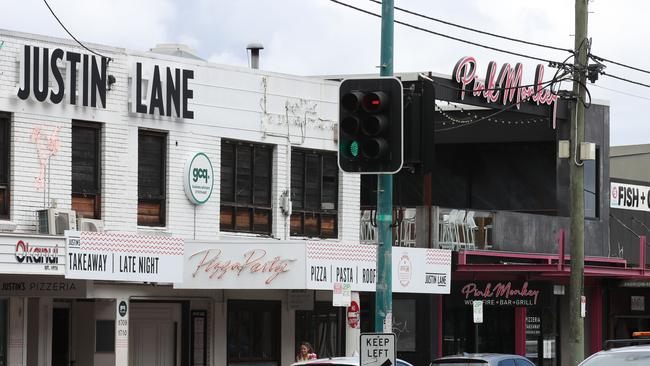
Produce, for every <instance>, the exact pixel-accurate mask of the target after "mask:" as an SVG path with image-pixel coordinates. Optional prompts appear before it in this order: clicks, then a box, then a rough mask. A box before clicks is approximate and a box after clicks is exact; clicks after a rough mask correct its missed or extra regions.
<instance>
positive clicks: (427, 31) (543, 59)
mask: <svg viewBox="0 0 650 366" xmlns="http://www.w3.org/2000/svg"><path fill="white" fill-rule="evenodd" d="M330 1H331V2H333V3H336V4H339V5H342V6H345V7H347V8H350V9H354V10H356V11H359V12H362V13H365V14H368V15H372V16H374V17H377V18H381V14H377V13H373V12H371V11H369V10H365V9H362V8H359V7H356V6H354V5H350V4H347V3H344V2H341V1H338V0H330ZM394 22H395V23H396V24H399V25H403V26H405V27H409V28H413V29H416V30H419V31H422V32H425V33H430V34H433V35H436V36H439V37H443V38H447V39H451V40H454V41H457V42H462V43H466V44H470V45H472V46H476V47H481V48H485V49H489V50H492V51H496V52H501V53H506V54H509V55H513V56H518V57H522V58H527V59H531V60H535V61H541V62H544V63H547V64H551V63H557V62H555V61H552V60H549V59H545V58H541V57H537V56H530V55H526V54H523V53H519V52H514V51H508V50H504V49H501V48H497V47H492V46H487V45H484V44H481V43H478V42H472V41H468V40H465V39H461V38H458V37H453V36H450V35H447V34H444V33H440V32H435V31H432V30H430V29H426V28H422V27H419V26H416V25H413V24H410V23H406V22H402V21H400V20H395V21H394Z"/></svg>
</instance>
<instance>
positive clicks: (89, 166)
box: [72, 121, 101, 219]
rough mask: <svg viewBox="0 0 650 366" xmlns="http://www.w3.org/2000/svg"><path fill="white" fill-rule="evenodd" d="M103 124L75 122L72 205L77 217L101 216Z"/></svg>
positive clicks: (73, 125)
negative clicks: (101, 130)
mask: <svg viewBox="0 0 650 366" xmlns="http://www.w3.org/2000/svg"><path fill="white" fill-rule="evenodd" d="M100 128H101V126H100V125H99V124H96V123H88V122H81V121H73V123H72V209H73V210H75V211H76V212H77V217H85V218H89V219H99V218H101V187H100V181H101V175H100V174H101V169H100V166H101V165H100V158H99V156H100V141H101V140H100Z"/></svg>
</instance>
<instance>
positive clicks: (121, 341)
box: [115, 297, 130, 366]
mask: <svg viewBox="0 0 650 366" xmlns="http://www.w3.org/2000/svg"><path fill="white" fill-rule="evenodd" d="M129 307H130V304H129V298H128V297H118V298H116V299H115V365H116V366H122V365H128V364H129Z"/></svg>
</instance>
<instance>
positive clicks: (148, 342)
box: [0, 30, 451, 366]
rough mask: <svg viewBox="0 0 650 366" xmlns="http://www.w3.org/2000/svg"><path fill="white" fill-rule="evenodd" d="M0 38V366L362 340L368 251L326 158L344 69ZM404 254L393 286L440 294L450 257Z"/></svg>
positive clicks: (354, 203) (249, 356) (352, 189)
mask: <svg viewBox="0 0 650 366" xmlns="http://www.w3.org/2000/svg"><path fill="white" fill-rule="evenodd" d="M0 37H1V39H0V41H1V42H2V47H1V48H0V282H2V283H1V285H0V286H1V287H0V366H3V365H11V366H23V365H25V366H58V365H66V366H67V365H192V366H202V365H219V366H225V365H242V366H243V365H246V366H248V365H253V364H256V365H268V366H272V365H277V366H280V365H288V364H290V363H292V362H293V361H294V358H295V352H296V350H297V345H298V344H299V343H300V341H302V340H308V341H311V342H312V343H315V346H316V349H317V351H318V352H319V356H337V355H344V354H346V353H348V354H350V353H351V352H353V351H354V350H355V349H356V348H357V347H358V342H356V335H358V333H359V331H360V328H361V320H360V312H361V310H360V307H359V300H358V299H359V296H358V292H372V291H374V287H375V278H376V263H375V257H376V254H375V249H374V247H373V246H367V245H360V244H359V215H360V207H359V191H360V180H359V176H358V175H348V174H344V173H342V172H339V169H338V165H337V161H336V149H337V141H336V136H337V119H338V115H337V114H338V83H337V82H332V81H324V80H319V79H313V78H306V77H298V76H291V75H284V74H277V73H270V72H266V71H260V70H253V69H247V68H239V67H230V66H224V65H215V64H211V63H208V62H205V61H202V60H199V59H195V58H179V57H175V56H169V55H164V54H158V53H153V52H133V51H129V50H125V49H120V48H113V47H106V46H101V45H88V47H89V48H90V49H91V50H92V51H90V50H88V49H84V48H82V47H81V46H79V45H78V44H76V43H73V42H71V41H67V40H61V39H55V38H50V37H45V36H36V35H31V34H23V33H16V32H11V31H4V30H0ZM399 250H400V252H399V253H396V254H394V255H393V258H394V263H393V267H394V268H400V270H399V271H393V291H394V292H403V293H448V292H449V279H450V273H449V272H450V263H451V255H450V253H449V252H448V251H441V250H434V249H424V248H422V249H419V248H400V249H399ZM418 250H421V251H422V252H418ZM424 251H427V252H426V253H425V252H424ZM433 272H435V277H436V278H437V280H436V281H431V278H432V276H434V274H433ZM348 285H349V286H348ZM334 289H342V290H343V292H344V293H337V296H339V295H340V296H343V297H342V299H343V303H342V304H343V306H342V307H341V306H340V305H341V303H338V304H337V305H339V306H333V305H334V304H333V303H334V302H340V301H341V299H340V298H336V296H334V294H333V292H335V291H333V290H334ZM347 291H352V292H354V295H353V300H355V303H351V304H350V306H349V307H347V308H346V307H345V305H347V304H348V303H349V301H350V298H349V297H348V296H347V295H346V293H347ZM346 342H347V343H346Z"/></svg>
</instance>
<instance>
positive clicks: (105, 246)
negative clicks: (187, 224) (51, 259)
mask: <svg viewBox="0 0 650 366" xmlns="http://www.w3.org/2000/svg"><path fill="white" fill-rule="evenodd" d="M66 246H67V249H68V251H67V258H66V259H67V261H66V274H65V276H66V278H78V279H88V280H91V279H92V280H113V281H143V282H179V281H181V280H182V278H183V254H184V243H183V239H181V238H178V237H171V236H162V235H160V236H158V235H137V234H134V233H122V232H108V233H98V232H86V231H82V232H78V231H66Z"/></svg>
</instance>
